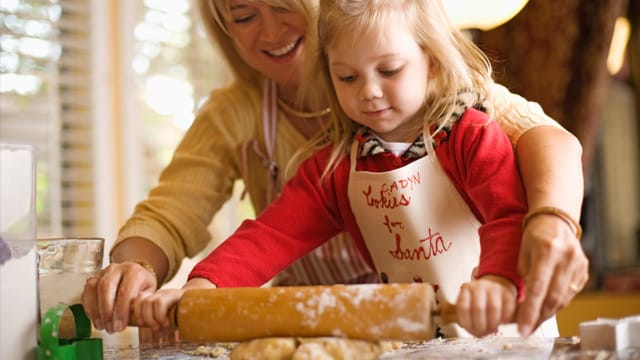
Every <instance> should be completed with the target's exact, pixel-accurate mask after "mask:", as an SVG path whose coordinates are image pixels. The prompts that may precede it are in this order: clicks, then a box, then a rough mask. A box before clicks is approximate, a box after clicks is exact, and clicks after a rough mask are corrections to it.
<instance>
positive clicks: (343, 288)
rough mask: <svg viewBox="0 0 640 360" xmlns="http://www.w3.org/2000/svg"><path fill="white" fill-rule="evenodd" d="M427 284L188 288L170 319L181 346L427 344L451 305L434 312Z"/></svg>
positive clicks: (451, 315) (449, 316)
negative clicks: (288, 341) (269, 341)
mask: <svg viewBox="0 0 640 360" xmlns="http://www.w3.org/2000/svg"><path fill="white" fill-rule="evenodd" d="M435 304H436V302H435V297H434V292H433V289H432V287H431V285H428V284H417V283H416V284H384V285H383V284H366V285H332V286H291V287H271V288H220V289H192V290H188V291H186V292H185V294H184V295H183V297H182V299H181V300H180V301H179V302H178V304H177V305H176V306H174V307H172V308H171V309H170V311H169V317H170V319H172V322H173V323H174V325H175V326H176V327H177V328H178V330H179V331H180V338H181V339H182V340H185V341H212V342H213V341H220V342H236V341H244V340H249V339H254V338H262V337H272V336H296V337H317V336H342V337H348V338H353V339H363V340H397V341H409V340H427V339H431V338H432V337H433V333H434V323H433V320H434V319H433V316H439V317H440V320H441V322H440V323H450V322H455V308H454V307H453V306H452V305H448V306H445V307H442V306H441V311H439V312H438V311H434V309H435V308H436V305H435Z"/></svg>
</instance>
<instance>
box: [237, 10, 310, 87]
mask: <svg viewBox="0 0 640 360" xmlns="http://www.w3.org/2000/svg"><path fill="white" fill-rule="evenodd" d="M230 8H231V9H230V10H231V19H230V20H229V21H228V22H227V23H226V25H227V28H228V29H229V33H230V34H231V38H232V39H233V42H234V45H235V48H236V50H237V51H238V54H239V55H240V56H241V57H242V58H243V59H244V61H246V62H247V64H249V65H250V66H251V67H253V68H254V69H256V70H257V71H259V72H260V73H262V74H263V75H264V76H266V77H269V78H271V79H273V80H274V81H276V83H278V84H279V85H281V86H282V87H286V86H291V85H293V86H294V87H297V85H298V83H299V81H300V77H301V74H302V53H303V51H302V50H303V49H302V47H303V43H304V35H305V33H306V29H307V23H306V19H305V17H304V16H303V15H302V14H299V13H295V12H292V11H291V10H289V9H285V8H281V7H274V6H271V5H268V4H266V3H265V2H263V1H250V0H232V1H231V2H230Z"/></svg>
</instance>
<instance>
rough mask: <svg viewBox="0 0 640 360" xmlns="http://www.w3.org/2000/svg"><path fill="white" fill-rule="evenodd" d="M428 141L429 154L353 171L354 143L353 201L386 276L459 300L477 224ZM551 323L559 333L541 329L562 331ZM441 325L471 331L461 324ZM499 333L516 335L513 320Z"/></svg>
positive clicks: (475, 246)
mask: <svg viewBox="0 0 640 360" xmlns="http://www.w3.org/2000/svg"><path fill="white" fill-rule="evenodd" d="M425 145H426V148H427V152H428V156H424V157H422V158H420V159H417V160H415V161H413V162H411V163H410V164H407V165H405V166H403V167H401V168H398V169H395V170H391V171H386V172H368V171H356V162H357V158H358V157H357V156H358V149H359V146H358V144H357V141H354V143H353V144H352V148H351V171H350V174H349V200H350V203H351V208H352V210H353V213H354V215H355V218H356V221H357V223H358V226H359V228H360V231H361V232H362V236H363V238H364V241H365V243H366V245H367V248H368V249H369V252H370V254H371V257H372V259H373V262H374V264H375V267H376V270H377V271H378V274H379V275H380V278H381V281H383V282H394V283H407V282H425V283H431V284H433V285H434V288H435V289H436V294H437V296H438V298H439V299H441V300H446V301H447V302H449V303H455V302H456V299H457V297H458V292H459V290H460V286H461V285H462V284H463V283H465V282H468V281H470V280H471V279H472V278H473V273H474V269H475V268H476V266H477V265H478V261H479V259H480V240H479V235H478V228H479V227H480V222H479V221H478V219H477V218H476V217H475V215H474V214H473V213H472V212H471V209H470V208H469V206H468V205H467V203H466V202H465V201H464V199H463V198H462V196H460V194H459V193H458V191H457V190H456V188H455V187H454V186H453V183H452V182H451V180H450V179H449V178H448V176H447V174H446V173H445V172H444V170H443V169H442V167H441V166H440V163H439V161H438V159H437V157H436V155H435V151H434V149H433V147H432V145H431V143H430V139H429V138H428V137H426V138H425ZM553 327H554V328H555V335H553V334H550V333H548V331H547V334H540V333H539V332H537V335H541V336H558V335H557V327H556V326H555V319H553ZM541 328H542V327H541ZM539 330H540V329H539ZM442 331H443V332H444V333H445V335H447V336H468V333H467V332H466V331H464V330H463V329H462V328H460V327H459V326H450V327H444V328H443V329H442ZM499 332H500V333H501V334H502V335H504V336H518V333H517V329H516V327H515V326H512V325H508V326H501V327H500V331H499Z"/></svg>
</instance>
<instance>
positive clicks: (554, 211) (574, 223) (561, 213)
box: [522, 206, 582, 240]
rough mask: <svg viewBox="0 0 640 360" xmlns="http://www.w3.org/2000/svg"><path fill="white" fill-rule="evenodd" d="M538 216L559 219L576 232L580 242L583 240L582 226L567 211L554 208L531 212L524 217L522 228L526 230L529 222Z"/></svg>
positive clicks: (542, 207)
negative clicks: (549, 216)
mask: <svg viewBox="0 0 640 360" xmlns="http://www.w3.org/2000/svg"><path fill="white" fill-rule="evenodd" d="M538 215H553V216H557V217H559V218H560V219H562V220H563V221H564V222H566V223H567V224H568V225H569V227H571V229H573V230H574V231H575V233H576V238H578V240H580V238H582V226H580V223H578V222H577V221H576V220H575V219H574V218H573V217H571V215H569V213H567V212H566V211H564V210H562V209H559V208H557V207H554V206H541V207H537V208H535V209H533V210H531V211H529V213H527V215H525V216H524V219H522V228H523V229H524V228H525V227H526V226H527V224H528V223H529V221H530V220H531V219H533V218H534V217H536V216H538Z"/></svg>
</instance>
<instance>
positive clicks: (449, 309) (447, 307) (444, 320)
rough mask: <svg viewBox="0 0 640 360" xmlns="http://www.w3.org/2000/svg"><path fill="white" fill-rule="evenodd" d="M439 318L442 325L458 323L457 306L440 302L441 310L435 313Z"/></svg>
mask: <svg viewBox="0 0 640 360" xmlns="http://www.w3.org/2000/svg"><path fill="white" fill-rule="evenodd" d="M433 315H434V316H437V317H438V318H439V323H440V325H446V324H453V323H456V322H458V315H457V313H456V306H455V305H453V304H451V303H448V302H446V301H440V304H439V309H438V310H436V311H435V312H434V313H433Z"/></svg>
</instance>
